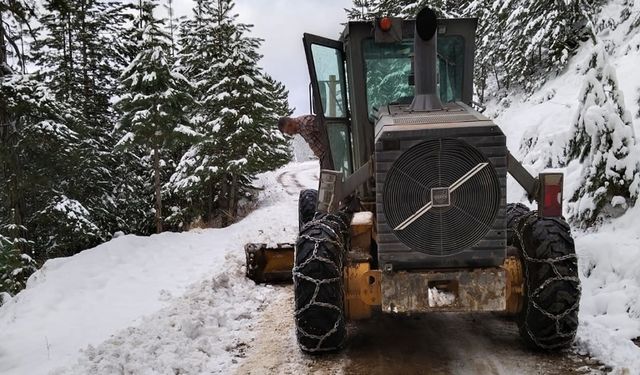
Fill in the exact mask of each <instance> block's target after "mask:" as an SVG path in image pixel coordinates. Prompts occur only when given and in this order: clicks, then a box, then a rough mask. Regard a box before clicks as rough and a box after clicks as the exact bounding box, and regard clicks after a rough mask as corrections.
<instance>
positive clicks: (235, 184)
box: [171, 0, 291, 225]
mask: <svg viewBox="0 0 640 375" xmlns="http://www.w3.org/2000/svg"><path fill="white" fill-rule="evenodd" d="M233 7H234V4H233V2H232V1H228V0H217V1H211V0H209V1H204V0H203V1H199V2H197V4H196V7H195V9H194V13H195V16H194V19H193V20H189V21H187V22H185V23H184V24H183V27H182V38H183V39H182V40H183V43H182V45H183V46H184V48H183V50H182V51H181V61H182V65H183V66H184V69H185V72H186V74H189V76H190V78H192V80H193V81H195V82H196V85H197V91H198V93H199V96H198V102H199V106H198V109H197V111H196V112H195V116H194V117H195V119H196V120H197V124H198V125H197V129H198V132H199V133H201V134H202V135H203V137H202V138H201V139H200V141H199V142H197V143H196V144H194V145H193V146H192V147H191V149H190V150H188V151H187V152H186V153H185V154H184V156H183V157H182V160H181V161H180V163H179V165H178V168H177V170H176V173H175V174H174V175H173V176H172V178H171V188H172V189H173V190H174V191H177V192H180V194H183V195H184V196H185V197H187V199H188V200H189V201H190V202H191V203H192V205H191V206H190V207H188V208H186V209H184V210H182V211H181V212H180V213H176V219H177V218H180V219H184V220H188V219H189V217H190V218H191V220H193V219H194V218H197V217H200V218H201V219H202V220H203V221H205V223H208V224H212V223H211V221H212V220H213V219H214V218H216V217H219V218H220V224H222V225H227V224H229V223H231V222H233V221H234V220H235V218H236V216H237V211H238V205H239V203H240V201H241V200H243V199H247V198H248V197H249V196H250V193H249V189H250V185H251V182H252V179H253V177H254V176H255V174H256V173H260V172H263V171H266V170H269V169H272V168H275V167H278V166H280V165H282V164H284V163H286V162H287V161H288V160H289V159H290V157H291V155H290V151H289V148H288V144H287V142H286V140H285V139H284V138H283V137H282V136H281V135H280V134H279V132H278V131H277V130H276V128H275V126H274V124H275V122H276V121H277V118H278V116H284V115H286V114H288V113H290V110H289V108H288V104H287V102H286V95H287V93H286V90H285V89H284V87H283V86H282V85H281V84H279V83H278V82H276V81H274V80H273V79H272V78H270V77H267V76H265V75H264V73H263V72H262V71H261V69H260V68H258V66H257V63H258V61H259V59H260V58H261V56H260V55H259V54H258V53H257V49H258V47H259V45H260V43H261V41H260V40H259V39H256V38H251V37H248V36H247V35H246V34H247V33H248V32H249V26H248V25H244V24H241V23H238V22H237V20H236V18H237V16H236V15H235V14H234V13H233Z"/></svg>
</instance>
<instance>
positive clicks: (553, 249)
mask: <svg viewBox="0 0 640 375" xmlns="http://www.w3.org/2000/svg"><path fill="white" fill-rule="evenodd" d="M514 245H515V246H516V247H517V248H518V250H519V255H520V257H521V259H522V262H523V265H524V307H523V309H522V311H521V312H520V314H519V316H518V318H517V322H518V328H519V330H520V336H521V337H522V338H523V339H524V341H525V343H526V344H528V345H529V346H532V347H534V348H538V349H544V350H555V349H562V348H566V347H568V346H569V345H571V343H572V342H573V340H574V338H575V335H576V330H577V328H578V306H579V303H580V292H581V287H580V279H579V278H578V259H577V257H576V254H575V245H574V242H573V238H572V237H571V230H570V228H569V225H568V224H567V223H566V222H565V221H564V220H563V219H560V218H543V217H538V214H537V212H535V211H533V212H530V213H528V214H526V215H525V216H523V217H522V218H521V219H520V220H519V221H518V223H517V225H516V227H515V236H514Z"/></svg>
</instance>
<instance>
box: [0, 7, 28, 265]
mask: <svg viewBox="0 0 640 375" xmlns="http://www.w3.org/2000/svg"><path fill="white" fill-rule="evenodd" d="M2 16H3V14H2V11H0V22H2ZM7 37H8V36H7V35H5V34H4V28H3V27H0V79H3V78H4V77H5V76H10V75H12V74H13V72H12V71H11V69H9V68H8V61H7V45H6V38H7ZM8 106H9V105H8V103H7V100H6V98H5V97H4V96H2V97H0V147H2V152H3V153H4V155H2V159H3V162H2V176H1V177H2V178H3V180H4V181H6V182H7V185H6V189H7V198H8V202H7V203H8V207H7V208H8V211H9V212H11V214H12V215H11V216H12V219H13V220H12V221H13V222H12V224H15V225H16V226H17V228H18V229H17V230H16V231H14V232H13V233H11V234H10V235H11V236H14V237H20V238H23V237H24V236H25V233H23V232H24V231H23V229H22V226H23V224H24V220H23V217H24V196H23V192H22V189H21V183H20V181H21V179H22V168H21V163H20V158H19V155H18V152H17V150H16V144H17V136H18V134H17V131H18V125H19V124H18V122H17V121H18V119H12V118H11V115H10V113H9V107H8ZM16 246H17V247H18V249H20V250H21V252H24V250H25V249H24V246H23V243H22V242H21V243H18V244H17V245H16Z"/></svg>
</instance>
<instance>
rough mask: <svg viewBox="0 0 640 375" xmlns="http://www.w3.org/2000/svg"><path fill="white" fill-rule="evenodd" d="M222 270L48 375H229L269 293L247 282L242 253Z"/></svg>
mask: <svg viewBox="0 0 640 375" xmlns="http://www.w3.org/2000/svg"><path fill="white" fill-rule="evenodd" d="M223 264H224V267H222V271H221V272H219V273H218V274H217V275H216V276H215V277H213V278H212V279H207V280H205V281H203V282H201V283H199V284H196V285H194V286H192V287H191V288H190V289H189V291H188V292H187V293H186V294H185V295H183V296H182V297H180V298H177V299H176V300H174V301H173V302H172V303H171V305H170V306H168V307H166V308H163V309H162V310H160V311H158V312H157V313H155V314H153V315H151V316H148V317H146V318H144V319H143V321H142V323H141V324H139V325H137V326H135V327H129V328H126V329H124V330H122V331H120V332H118V333H117V334H115V335H114V336H112V337H111V338H110V339H108V340H107V341H105V342H104V343H102V344H100V345H98V346H97V347H94V346H89V347H88V348H87V349H85V350H84V351H83V354H82V356H81V358H80V360H79V362H78V363H77V364H76V365H74V366H72V367H71V368H63V369H58V370H56V371H53V372H52V374H60V375H62V374H78V375H84V374H115V373H124V374H171V375H172V374H203V373H207V374H211V373H214V374H222V373H228V371H230V369H232V368H233V367H235V365H236V364H237V363H238V362H239V361H238V358H243V357H244V351H245V349H246V348H247V347H248V344H249V343H250V342H251V341H253V340H254V339H255V335H256V334H255V333H254V331H253V326H254V325H255V322H256V317H257V316H258V315H259V314H260V313H261V311H262V308H263V305H264V303H265V302H266V301H267V300H268V298H269V295H270V294H271V293H272V292H273V288H272V287H266V286H259V285H255V284H254V283H253V282H252V281H250V280H249V279H247V278H246V277H245V275H244V268H243V265H244V257H243V256H242V254H240V253H237V252H235V253H229V254H228V255H227V256H226V258H225V259H224V262H223Z"/></svg>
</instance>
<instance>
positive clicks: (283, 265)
mask: <svg viewBox="0 0 640 375" xmlns="http://www.w3.org/2000/svg"><path fill="white" fill-rule="evenodd" d="M293 251H294V244H292V243H279V244H278V246H277V247H268V246H267V244H265V243H248V244H246V245H245V246H244V252H245V254H246V256H247V277H248V278H250V279H251V280H253V281H255V282H256V283H290V282H292V281H293V277H292V275H291V270H292V269H293Z"/></svg>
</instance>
